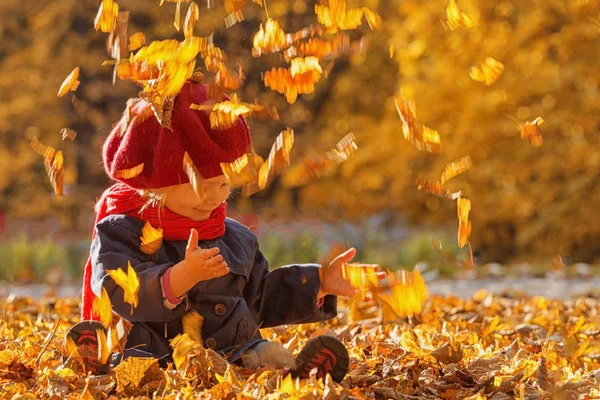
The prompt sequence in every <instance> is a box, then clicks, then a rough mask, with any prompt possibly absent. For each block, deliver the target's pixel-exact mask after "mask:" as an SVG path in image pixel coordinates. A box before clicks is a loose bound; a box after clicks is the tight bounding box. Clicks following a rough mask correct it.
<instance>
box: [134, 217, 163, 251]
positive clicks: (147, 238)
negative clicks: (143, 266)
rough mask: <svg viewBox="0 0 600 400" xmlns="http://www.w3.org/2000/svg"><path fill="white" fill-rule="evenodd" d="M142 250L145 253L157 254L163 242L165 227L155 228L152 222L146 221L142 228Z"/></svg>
mask: <svg viewBox="0 0 600 400" xmlns="http://www.w3.org/2000/svg"><path fill="white" fill-rule="evenodd" d="M140 242H141V244H140V250H141V251H142V253H144V254H148V255H152V254H155V253H156V252H157V251H158V250H159V249H160V247H161V246H162V242H163V229H162V228H154V227H153V226H152V224H150V222H148V221H146V223H145V224H144V227H143V228H142V236H141V237H140Z"/></svg>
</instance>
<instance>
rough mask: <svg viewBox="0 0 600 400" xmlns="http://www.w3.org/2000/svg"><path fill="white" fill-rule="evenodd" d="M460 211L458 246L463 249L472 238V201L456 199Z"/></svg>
mask: <svg viewBox="0 0 600 400" xmlns="http://www.w3.org/2000/svg"><path fill="white" fill-rule="evenodd" d="M456 206H457V209H458V224H459V225H458V245H459V246H460V248H461V249H462V248H463V247H465V245H466V244H467V242H468V241H469V236H471V221H469V212H470V211H471V200H469V199H464V198H462V197H460V196H459V197H458V198H457V199H456Z"/></svg>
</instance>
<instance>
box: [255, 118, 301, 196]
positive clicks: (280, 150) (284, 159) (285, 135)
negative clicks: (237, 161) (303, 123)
mask: <svg viewBox="0 0 600 400" xmlns="http://www.w3.org/2000/svg"><path fill="white" fill-rule="evenodd" d="M293 146H294V131H293V130H292V129H290V128H287V129H285V130H284V131H282V132H281V133H280V134H279V135H278V136H277V139H275V143H273V146H272V147H271V152H270V153H269V157H268V158H267V160H266V161H265V162H264V164H263V165H261V167H260V168H259V170H258V187H259V188H260V189H264V188H265V187H266V186H267V183H268V182H269V181H270V180H271V179H273V177H274V176H275V175H276V174H278V173H279V172H280V171H281V170H282V169H283V167H284V165H286V164H287V165H289V164H290V152H291V151H292V147H293Z"/></svg>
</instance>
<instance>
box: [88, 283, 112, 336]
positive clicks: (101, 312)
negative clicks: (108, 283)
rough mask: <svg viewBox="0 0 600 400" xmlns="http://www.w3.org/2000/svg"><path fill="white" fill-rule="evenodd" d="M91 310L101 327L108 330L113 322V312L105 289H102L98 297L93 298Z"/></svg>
mask: <svg viewBox="0 0 600 400" xmlns="http://www.w3.org/2000/svg"><path fill="white" fill-rule="evenodd" d="M92 310H93V312H94V314H95V315H98V316H99V317H100V322H102V325H104V326H105V327H106V328H108V327H109V326H110V324H111V323H112V320H113V310H112V304H111V302H110V297H109V296H108V292H107V291H106V288H104V287H103V288H102V293H101V296H100V297H96V298H94V302H93V303H92Z"/></svg>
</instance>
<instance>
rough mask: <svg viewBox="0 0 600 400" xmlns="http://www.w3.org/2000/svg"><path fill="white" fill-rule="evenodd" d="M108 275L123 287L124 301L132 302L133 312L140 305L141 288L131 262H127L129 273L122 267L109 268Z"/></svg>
mask: <svg viewBox="0 0 600 400" xmlns="http://www.w3.org/2000/svg"><path fill="white" fill-rule="evenodd" d="M106 272H107V273H108V275H110V277H111V278H112V279H113V280H114V281H115V283H116V284H117V286H119V287H120V288H121V289H123V301H125V303H127V304H131V313H132V314H133V309H134V308H135V307H137V306H138V292H139V290H140V281H139V279H138V277H137V274H136V272H135V270H134V269H133V267H132V266H131V263H130V262H127V273H125V271H124V270H123V269H121V268H119V269H115V270H107V271H106Z"/></svg>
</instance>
